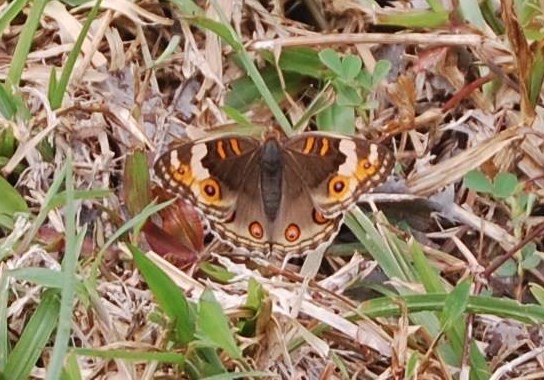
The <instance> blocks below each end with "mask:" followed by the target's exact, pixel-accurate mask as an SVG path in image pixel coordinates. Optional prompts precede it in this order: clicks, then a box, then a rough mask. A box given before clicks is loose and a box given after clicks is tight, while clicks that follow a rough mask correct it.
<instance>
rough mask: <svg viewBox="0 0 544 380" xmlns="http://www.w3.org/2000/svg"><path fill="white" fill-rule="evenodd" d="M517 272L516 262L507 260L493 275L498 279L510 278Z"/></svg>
mask: <svg viewBox="0 0 544 380" xmlns="http://www.w3.org/2000/svg"><path fill="white" fill-rule="evenodd" d="M517 271H518V266H517V264H516V262H515V261H514V260H512V259H509V260H507V261H506V262H505V263H504V264H502V265H501V266H500V267H499V268H498V269H497V270H496V271H495V274H496V275H497V276H499V277H512V276H514V275H515V274H516V273H517Z"/></svg>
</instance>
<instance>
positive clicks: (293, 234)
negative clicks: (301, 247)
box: [285, 223, 300, 243]
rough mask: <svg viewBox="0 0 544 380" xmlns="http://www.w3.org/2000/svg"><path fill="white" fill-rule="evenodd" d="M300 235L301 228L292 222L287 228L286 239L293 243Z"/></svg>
mask: <svg viewBox="0 0 544 380" xmlns="http://www.w3.org/2000/svg"><path fill="white" fill-rule="evenodd" d="M299 237H300V228H299V227H298V226H297V225H296V224H294V223H291V224H290V225H288V226H287V228H286V229H285V239H286V240H287V241H288V242H290V243H292V242H294V241H296V240H298V238H299Z"/></svg>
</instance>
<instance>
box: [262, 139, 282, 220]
mask: <svg viewBox="0 0 544 380" xmlns="http://www.w3.org/2000/svg"><path fill="white" fill-rule="evenodd" d="M260 162H261V173H260V175H261V181H260V182H261V197H262V200H263V206H264V212H265V214H266V217H267V218H268V220H269V221H274V220H275V219H276V216H277V215H278V210H279V208H280V203H281V195H282V194H281V188H282V178H283V173H282V168H283V160H282V152H281V147H280V145H279V142H278V141H277V140H276V139H269V140H267V141H266V142H265V143H264V144H263V146H262V149H261V161H260Z"/></svg>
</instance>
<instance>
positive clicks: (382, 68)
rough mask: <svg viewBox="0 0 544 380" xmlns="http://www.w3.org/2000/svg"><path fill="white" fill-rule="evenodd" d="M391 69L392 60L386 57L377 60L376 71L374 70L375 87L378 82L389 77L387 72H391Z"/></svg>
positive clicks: (373, 82)
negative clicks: (385, 58)
mask: <svg viewBox="0 0 544 380" xmlns="http://www.w3.org/2000/svg"><path fill="white" fill-rule="evenodd" d="M390 70H391V62H389V61H386V60H384V59H380V60H379V61H378V62H376V66H374V71H373V72H372V84H373V87H375V86H376V85H377V84H378V83H380V82H381V81H382V80H384V79H385V78H387V74H389V71H390Z"/></svg>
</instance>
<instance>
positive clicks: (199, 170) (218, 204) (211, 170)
mask: <svg viewBox="0 0 544 380" xmlns="http://www.w3.org/2000/svg"><path fill="white" fill-rule="evenodd" d="M258 147H259V141H258V140H255V139H253V138H250V137H239V136H224V137H221V138H213V139H206V140H200V141H196V142H193V143H186V144H183V145H181V146H179V147H177V148H174V149H172V150H170V151H168V152H166V153H165V154H164V155H162V156H161V157H160V158H159V159H158V160H157V162H156V164H155V173H156V174H157V176H158V178H159V179H160V180H161V182H162V184H163V186H164V187H165V188H166V189H167V190H169V191H170V192H171V193H173V194H175V195H180V196H181V197H183V198H185V199H187V200H189V201H190V202H191V203H193V204H194V205H195V206H197V207H199V208H200V209H201V211H202V212H203V213H204V215H205V216H206V217H209V218H213V219H215V220H225V219H228V218H230V216H231V214H232V212H233V211H234V209H235V205H236V198H237V196H238V191H239V188H240V186H241V185H242V182H243V178H244V177H243V176H241V174H242V173H243V172H244V170H245V169H246V166H247V165H248V164H249V163H250V162H251V161H252V159H253V157H254V154H255V151H256V149H257V148H258Z"/></svg>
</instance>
